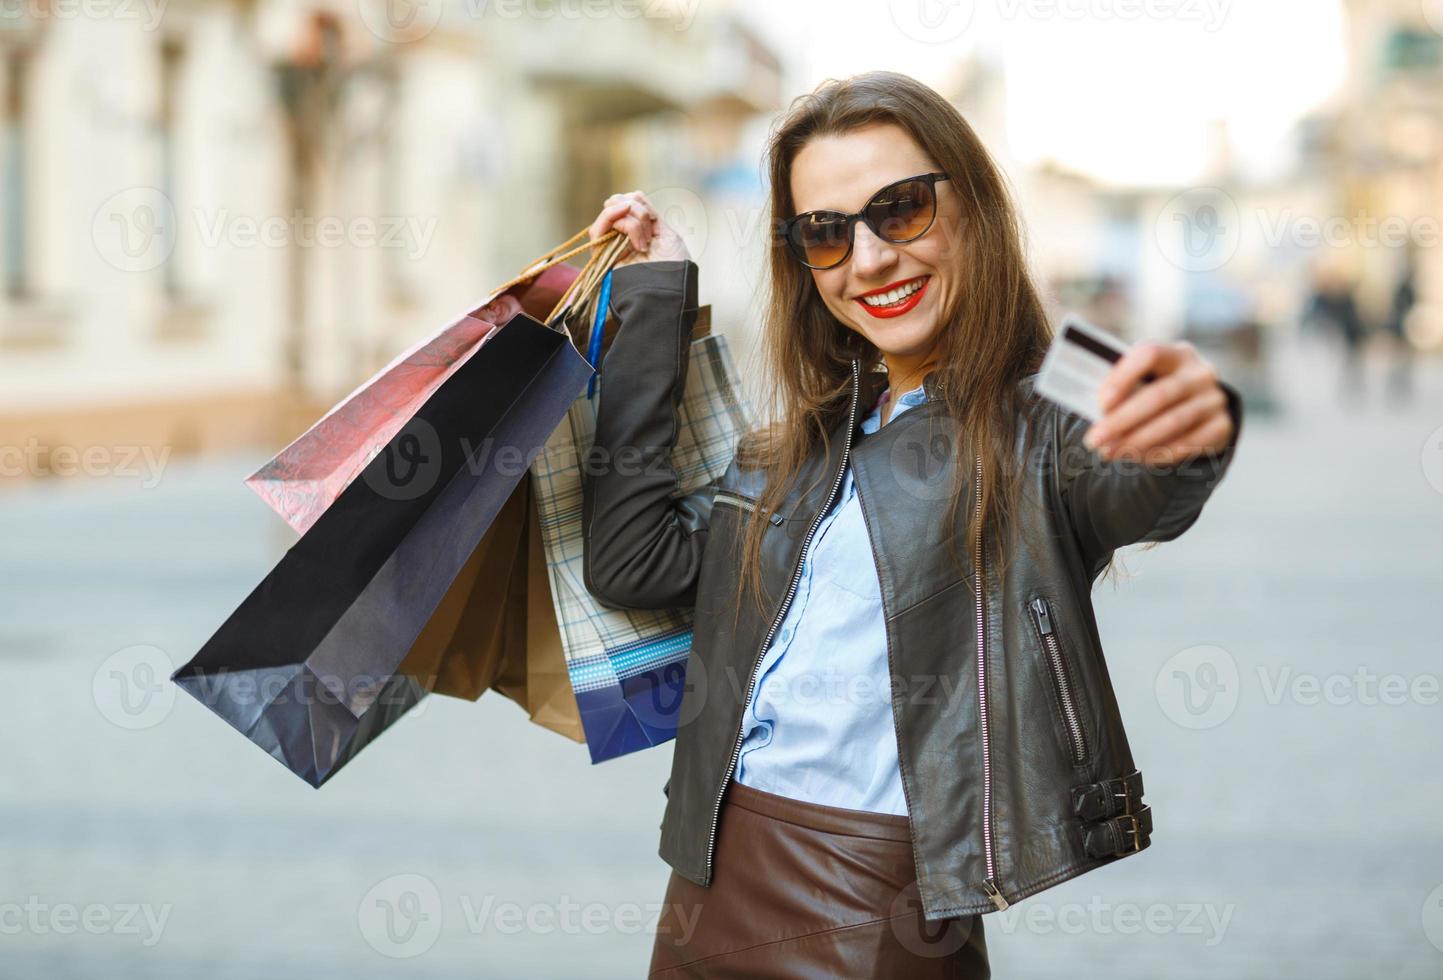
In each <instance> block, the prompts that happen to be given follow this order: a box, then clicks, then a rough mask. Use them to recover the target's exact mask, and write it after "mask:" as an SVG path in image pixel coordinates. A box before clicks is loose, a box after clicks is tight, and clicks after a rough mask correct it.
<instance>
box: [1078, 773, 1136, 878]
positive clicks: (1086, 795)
mask: <svg viewBox="0 0 1443 980" xmlns="http://www.w3.org/2000/svg"><path fill="white" fill-rule="evenodd" d="M1072 812H1073V813H1074V814H1076V815H1077V816H1078V817H1080V818H1082V819H1083V820H1084V821H1088V822H1087V823H1084V824H1083V827H1082V839H1083V846H1084V847H1085V848H1086V850H1087V853H1088V854H1089V855H1091V856H1092V857H1114V856H1120V855H1123V854H1130V853H1132V852H1133V851H1140V850H1142V849H1143V848H1144V847H1145V846H1147V842H1148V840H1149V838H1150V837H1151V835H1152V807H1150V806H1147V805H1145V804H1143V802H1142V773H1141V772H1140V771H1138V770H1136V769H1134V770H1133V771H1132V772H1130V773H1128V774H1127V775H1125V776H1118V777H1116V778H1114V779H1104V780H1102V781H1101V782H1098V783H1087V784H1085V785H1083V786H1074V787H1073V788H1072Z"/></svg>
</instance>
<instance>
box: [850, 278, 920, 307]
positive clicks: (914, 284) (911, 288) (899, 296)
mask: <svg viewBox="0 0 1443 980" xmlns="http://www.w3.org/2000/svg"><path fill="white" fill-rule="evenodd" d="M926 281H927V277H926V276H923V277H922V278H920V279H913V280H912V281H911V282H909V283H907V285H905V286H898V287H897V288H896V289H893V290H890V291H889V292H885V293H878V294H877V295H876V296H863V297H862V302H863V303H866V304H867V305H868V306H891V305H893V304H894V303H900V302H902V300H904V299H906V298H907V297H908V296H911V295H912V294H913V293H915V292H916V291H917V290H919V289H921V288H922V286H923V284H925V283H926Z"/></svg>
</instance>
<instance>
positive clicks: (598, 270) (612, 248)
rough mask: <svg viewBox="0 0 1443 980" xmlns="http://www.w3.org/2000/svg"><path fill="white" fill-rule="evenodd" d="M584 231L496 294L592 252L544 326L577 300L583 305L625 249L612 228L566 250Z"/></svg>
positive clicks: (530, 266)
mask: <svg viewBox="0 0 1443 980" xmlns="http://www.w3.org/2000/svg"><path fill="white" fill-rule="evenodd" d="M587 231H588V229H586V228H583V229H582V230H581V231H578V232H577V233H576V234H574V235H572V236H571V237H570V238H568V239H567V240H566V241H564V242H562V243H561V244H560V245H558V246H556V247H555V248H553V249H552V250H551V251H549V252H547V253H546V254H545V255H542V256H541V257H540V258H538V259H537V260H536V261H534V262H532V263H531V264H530V265H528V266H527V267H526V271H524V272H522V273H521V274H520V275H518V276H514V277H512V278H511V279H508V280H507V281H506V282H504V283H502V284H501V286H500V288H498V289H497V290H496V295H498V296H499V295H500V294H501V293H504V292H506V290H508V289H510V288H511V287H512V286H516V285H519V284H520V283H523V282H526V281H527V280H528V279H534V278H535V277H537V276H539V275H541V273H543V272H545V271H546V270H547V269H549V268H551V267H552V266H553V265H557V264H558V263H561V262H564V261H566V260H567V259H569V258H570V257H571V256H573V255H576V254H577V253H579V252H583V251H586V250H587V249H591V250H592V253H591V255H590V256H588V257H587V260H586V265H584V266H583V267H582V269H581V274H580V275H578V276H577V277H576V279H575V280H573V281H572V283H571V285H570V286H568V287H567V288H566V292H564V293H562V295H561V299H560V300H558V301H557V303H556V307H555V308H554V309H553V310H552V311H551V313H550V314H549V315H548V316H547V317H546V323H547V325H548V326H549V325H551V324H552V323H554V322H555V321H556V318H557V317H558V316H559V315H562V314H564V313H565V312H566V311H567V310H568V309H569V308H570V307H571V305H572V304H573V303H575V302H577V301H581V302H583V303H585V302H586V301H587V300H588V299H590V298H591V295H592V292H593V291H594V290H595V288H596V286H597V284H599V283H600V282H601V279H602V277H603V276H605V275H606V273H607V272H609V271H610V270H611V267H612V266H613V265H615V264H616V260H617V259H618V258H620V257H621V254H622V252H623V251H624V250H625V249H626V248H627V247H628V242H627V239H626V237H625V236H624V235H622V233H621V232H620V230H618V229H615V228H613V229H612V230H611V231H609V232H607V233H606V234H605V235H602V236H601V237H600V238H598V239H596V240H595V241H588V242H582V243H581V244H580V245H577V246H576V247H574V248H568V247H567V246H569V245H571V243H572V242H575V241H576V240H577V239H578V238H581V237H582V236H584V235H585V234H586V233H587ZM599 246H604V247H601V249H600V251H597V249H598V247H599Z"/></svg>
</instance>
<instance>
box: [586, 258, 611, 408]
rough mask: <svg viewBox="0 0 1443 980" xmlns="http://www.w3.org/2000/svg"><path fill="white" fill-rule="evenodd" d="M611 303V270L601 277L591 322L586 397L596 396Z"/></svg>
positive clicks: (587, 357) (587, 349)
mask: <svg viewBox="0 0 1443 980" xmlns="http://www.w3.org/2000/svg"><path fill="white" fill-rule="evenodd" d="M610 305H611V270H610V269H608V270H606V275H605V276H603V277H602V279H601V292H600V294H599V295H598V296H597V298H596V317H595V319H594V320H593V321H592V323H591V337H590V339H589V340H588V341H587V344H586V362H587V363H588V364H590V365H591V369H592V374H591V377H590V378H588V379H587V381H586V397H587V398H595V397H596V365H597V363H598V362H599V361H600V360H601V338H602V332H603V331H604V330H605V329H606V310H607V307H609V306H610Z"/></svg>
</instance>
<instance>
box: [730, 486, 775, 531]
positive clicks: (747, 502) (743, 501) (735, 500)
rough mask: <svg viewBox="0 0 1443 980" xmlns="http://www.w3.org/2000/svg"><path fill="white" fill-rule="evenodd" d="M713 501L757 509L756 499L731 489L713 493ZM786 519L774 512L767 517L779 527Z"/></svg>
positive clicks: (769, 521)
mask: <svg viewBox="0 0 1443 980" xmlns="http://www.w3.org/2000/svg"><path fill="white" fill-rule="evenodd" d="M712 503H713V504H731V505H732V506H734V507H740V508H742V509H743V510H749V511H755V510H756V509H757V504H756V501H754V500H752V499H751V498H749V497H743V496H742V495H741V494H739V493H732V492H731V491H730V490H718V491H716V492H715V493H714V494H712ZM785 521H786V518H785V517H783V516H782V515H781V514H773V515H771V516H770V517H768V518H767V522H768V523H770V524H773V525H776V526H778V527H780V526H781V525H782V524H783V523H784V522H785Z"/></svg>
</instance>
